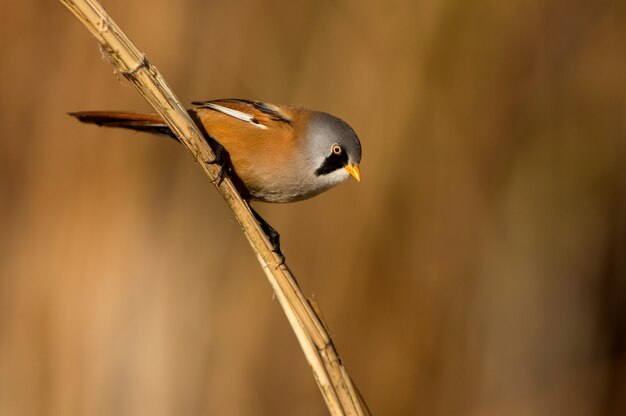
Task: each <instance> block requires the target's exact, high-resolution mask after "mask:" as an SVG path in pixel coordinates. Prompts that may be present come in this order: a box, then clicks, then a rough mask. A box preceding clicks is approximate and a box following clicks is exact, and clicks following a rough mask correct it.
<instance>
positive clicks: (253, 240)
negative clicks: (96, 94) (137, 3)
mask: <svg viewBox="0 0 626 416" xmlns="http://www.w3.org/2000/svg"><path fill="white" fill-rule="evenodd" d="M60 1H61V3H63V5H65V6H66V7H67V8H68V9H69V10H70V11H71V12H72V13H73V14H74V16H76V18H78V20H80V21H81V22H82V23H83V24H84V25H85V26H86V27H87V29H88V30H89V31H90V32H91V34H92V35H93V36H95V38H96V40H97V41H98V42H99V44H100V48H101V50H102V51H103V53H104V55H105V56H106V57H107V58H108V59H109V61H110V62H111V64H112V65H113V66H114V68H115V70H116V71H117V72H118V73H120V74H122V75H124V77H126V78H127V79H128V80H129V81H130V82H131V83H132V84H133V85H134V86H135V87H136V88H137V90H139V92H140V93H141V95H143V96H144V98H145V99H146V100H147V101H148V103H150V105H151V106H152V107H153V108H154V109H155V110H156V112H157V113H158V114H159V115H160V116H161V117H163V119H164V120H165V121H166V122H167V124H168V125H169V127H170V128H171V129H172V131H173V132H174V133H175V134H176V136H177V137H178V138H179V139H180V141H181V142H182V143H183V144H184V145H185V147H186V148H187V149H188V150H189V151H190V152H191V153H192V154H193V156H194V157H195V158H196V160H197V161H198V165H199V166H200V167H201V168H202V169H203V170H204V172H205V173H206V175H207V176H208V177H209V178H210V179H211V181H212V182H213V184H214V185H215V186H216V188H217V190H218V191H219V193H220V194H221V195H222V197H223V198H224V199H225V200H226V202H227V203H228V205H229V206H230V208H231V209H232V210H233V213H234V214H235V217H236V218H237V221H239V224H240V225H241V228H242V230H243V232H244V234H245V236H246V238H247V239H248V242H249V243H250V246H251V247H252V249H253V250H254V252H255V253H256V255H257V258H258V260H259V263H260V264H261V267H262V268H263V271H264V272H265V275H266V277H267V279H268V280H269V282H270V284H271V285H272V289H273V290H274V292H275V294H276V297H277V298H278V301H279V302H280V305H281V307H282V308H283V311H284V312H285V315H286V316H287V319H288V321H289V323H290V324H291V327H292V329H293V331H294V333H295V335H296V337H297V339H298V341H299V343H300V346H301V348H302V351H303V352H304V355H305V357H306V359H307V361H308V363H309V365H310V366H311V369H312V370H313V375H314V377H315V381H316V382H317V384H318V386H319V388H320V391H321V392H322V396H323V397H324V400H325V402H326V405H327V407H328V410H329V412H330V414H331V415H365V414H369V411H368V410H367V406H366V405H365V403H364V401H363V400H362V398H361V397H360V395H359V394H358V392H357V390H356V388H355V387H354V385H353V384H352V380H351V379H350V376H349V374H348V372H347V370H346V369H345V367H344V366H343V364H342V362H341V358H340V357H339V354H338V353H337V351H336V349H335V346H334V344H333V342H332V340H331V338H330V336H329V335H328V331H327V329H326V327H325V325H324V324H323V321H322V319H321V314H320V313H319V310H318V308H317V305H314V307H312V304H311V303H309V302H308V301H307V299H306V298H305V297H304V295H303V294H302V292H301V291H300V288H299V287H298V284H297V282H296V280H295V278H294V276H293V275H292V274H291V272H290V270H289V268H288V267H287V265H286V264H283V265H279V263H280V260H279V259H278V257H277V255H276V254H275V253H274V252H273V251H272V247H271V245H270V243H269V241H268V240H267V237H266V236H265V234H264V233H263V231H262V230H261V228H260V227H259V224H258V223H257V221H256V220H255V219H254V217H253V215H252V213H251V212H250V208H249V207H248V205H247V203H246V202H245V201H244V200H243V199H242V198H241V196H240V195H239V193H238V192H237V190H236V189H235V187H234V186H233V184H232V182H231V181H230V179H228V178H226V179H225V180H223V181H222V182H220V183H218V182H217V181H216V178H217V176H218V172H219V167H217V166H215V165H209V164H207V163H205V161H207V160H212V159H213V158H214V155H213V153H212V151H211V149H210V147H209V146H208V144H207V142H206V141H205V140H204V138H203V137H202V134H201V133H200V131H198V128H197V127H196V125H195V124H194V123H193V121H192V120H191V119H190V118H189V116H188V114H187V112H186V110H185V108H184V107H183V106H182V105H181V104H180V102H179V100H178V99H177V98H176V96H175V95H174V92H173V91H172V90H171V89H170V87H169V86H168V85H167V83H166V82H165V80H164V79H163V77H161V75H160V74H159V72H158V71H157V69H156V68H155V67H154V66H152V65H151V64H150V63H149V62H148V59H147V58H146V56H145V55H144V54H143V53H141V52H140V51H139V49H138V48H137V47H136V46H135V45H134V44H133V42H131V40H130V39H129V38H128V37H127V36H126V34H125V33H124V32H122V30H121V29H120V28H119V26H118V25H117V24H116V23H115V22H114V21H113V19H112V18H111V17H110V16H109V14H108V13H107V12H106V11H105V10H104V9H103V8H102V6H101V5H100V3H98V1H97V0H60Z"/></svg>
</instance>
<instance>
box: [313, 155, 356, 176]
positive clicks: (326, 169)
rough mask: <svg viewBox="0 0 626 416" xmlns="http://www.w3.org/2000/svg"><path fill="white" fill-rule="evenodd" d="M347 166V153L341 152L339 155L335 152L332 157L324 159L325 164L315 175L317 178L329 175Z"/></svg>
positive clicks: (323, 163)
mask: <svg viewBox="0 0 626 416" xmlns="http://www.w3.org/2000/svg"><path fill="white" fill-rule="evenodd" d="M347 164H348V155H347V153H346V152H341V153H339V154H337V153H334V152H333V153H331V154H330V156H328V157H327V158H326V159H324V162H322V165H321V166H320V167H319V168H317V170H316V171H315V174H316V175H317V176H322V175H328V174H329V173H332V172H334V171H336V170H338V169H341V168H343V167H344V166H346V165H347Z"/></svg>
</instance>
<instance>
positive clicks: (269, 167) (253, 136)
mask: <svg viewBox="0 0 626 416" xmlns="http://www.w3.org/2000/svg"><path fill="white" fill-rule="evenodd" d="M194 104H196V105H197V107H196V108H194V109H191V110H189V114H190V115H191V116H192V118H193V119H194V121H195V122H196V124H198V126H199V127H200V129H201V130H202V131H203V133H205V134H206V135H207V136H209V137H208V138H207V139H208V140H209V142H210V143H211V141H210V140H211V139H212V140H215V141H216V142H217V143H219V144H220V145H221V146H223V148H224V149H225V150H226V151H227V153H228V156H229V159H230V162H231V164H232V168H233V170H234V173H235V176H236V177H237V178H238V179H240V182H241V183H242V184H243V187H244V188H245V189H242V193H243V194H244V196H246V197H248V198H251V199H257V200H261V201H266V202H292V201H298V200H301V199H306V198H310V197H312V196H315V195H317V194H319V193H320V192H323V191H325V190H327V189H329V188H331V187H333V186H335V185H337V184H338V183H340V182H343V181H344V180H346V179H347V178H348V177H349V175H352V176H354V177H355V178H357V179H359V171H358V164H359V162H360V160H361V146H360V143H359V140H358V138H357V136H356V134H355V133H354V131H353V130H352V129H351V128H350V127H349V126H348V125H347V124H346V123H345V122H344V121H342V120H340V119H338V118H337V117H334V116H331V115H329V114H327V113H322V112H318V111H312V110H307V109H305V108H300V107H292V106H286V105H273V104H268V103H262V102H259V101H250V100H235V99H225V100H214V101H202V102H194ZM71 115H73V116H75V117H77V118H78V119H79V120H80V121H83V122H87V123H93V124H97V125H100V126H107V127H122V128H128V129H133V130H138V131H145V132H151V133H159V134H167V135H170V136H172V137H174V135H173V133H172V132H171V131H170V130H169V128H168V127H167V125H166V124H165V123H164V122H163V120H162V119H161V118H160V117H159V116H158V115H155V114H141V113H130V112H115V111H86V112H78V113H71ZM337 149H338V150H337ZM343 168H345V170H344V169H343Z"/></svg>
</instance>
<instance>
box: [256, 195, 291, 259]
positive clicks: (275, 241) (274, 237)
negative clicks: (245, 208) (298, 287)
mask: <svg viewBox="0 0 626 416" xmlns="http://www.w3.org/2000/svg"><path fill="white" fill-rule="evenodd" d="M250 211H252V214H253V215H254V218H256V220H257V221H258V222H259V225H260V226H261V229H262V230H263V232H264V233H265V235H266V236H267V238H268V239H269V240H270V244H271V245H272V251H273V252H274V253H276V255H278V258H279V263H278V264H277V265H276V268H278V267H280V266H282V265H283V264H285V256H284V255H283V252H282V251H281V250H280V234H279V233H278V231H276V230H275V229H274V227H272V226H271V225H269V223H268V222H267V221H265V219H264V218H263V217H262V216H261V215H259V213H258V212H256V211H255V210H254V209H253V208H252V207H250Z"/></svg>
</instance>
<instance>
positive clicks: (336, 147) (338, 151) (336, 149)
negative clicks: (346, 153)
mask: <svg viewBox="0 0 626 416" xmlns="http://www.w3.org/2000/svg"><path fill="white" fill-rule="evenodd" d="M342 151H343V149H342V148H341V146H339V145H337V144H336V145H334V146H333V153H334V154H336V155H340V154H341V152H342Z"/></svg>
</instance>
